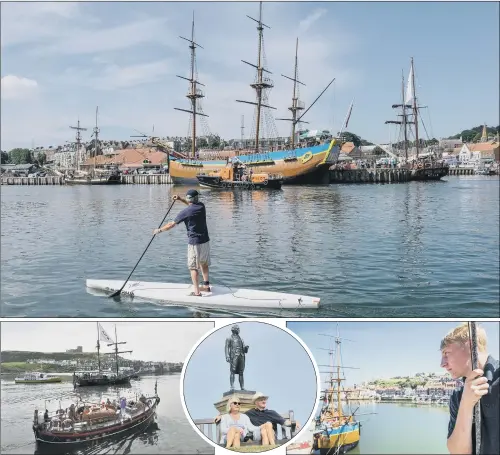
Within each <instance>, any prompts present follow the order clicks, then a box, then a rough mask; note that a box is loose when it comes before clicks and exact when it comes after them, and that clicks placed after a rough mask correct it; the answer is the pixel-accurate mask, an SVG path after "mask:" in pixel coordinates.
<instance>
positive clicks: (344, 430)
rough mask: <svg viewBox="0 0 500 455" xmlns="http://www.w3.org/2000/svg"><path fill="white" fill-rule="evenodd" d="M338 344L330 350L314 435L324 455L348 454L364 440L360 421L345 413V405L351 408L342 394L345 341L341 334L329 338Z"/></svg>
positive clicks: (318, 447) (315, 441) (348, 412)
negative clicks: (343, 346) (325, 384)
mask: <svg viewBox="0 0 500 455" xmlns="http://www.w3.org/2000/svg"><path fill="white" fill-rule="evenodd" d="M327 336H329V337H330V338H333V339H334V341H335V348H328V349H327V350H328V352H329V357H330V362H329V365H324V366H328V367H329V371H327V372H326V373H328V375H329V378H328V379H327V381H326V382H327V383H328V384H329V387H328V388H327V389H326V390H323V391H322V393H323V395H322V400H323V406H322V407H321V410H320V414H319V415H318V417H317V419H316V428H315V430H314V431H313V435H314V439H313V449H314V450H319V451H320V454H321V455H327V454H331V453H346V452H348V451H350V450H352V449H354V448H355V447H356V446H357V445H358V443H359V441H360V438H361V423H360V422H359V421H357V419H356V417H355V415H354V414H355V412H356V411H354V412H351V410H350V409H349V410H348V411H347V412H345V411H344V402H345V404H346V405H347V407H349V399H348V397H347V395H344V394H342V391H341V383H342V382H343V381H345V375H344V374H343V373H342V375H341V370H342V371H343V369H344V368H345V367H343V366H342V365H341V359H342V356H341V352H340V350H341V348H340V346H341V343H342V339H341V338H340V336H339V333H338V326H337V335H336V336H335V337H333V336H330V335H327Z"/></svg>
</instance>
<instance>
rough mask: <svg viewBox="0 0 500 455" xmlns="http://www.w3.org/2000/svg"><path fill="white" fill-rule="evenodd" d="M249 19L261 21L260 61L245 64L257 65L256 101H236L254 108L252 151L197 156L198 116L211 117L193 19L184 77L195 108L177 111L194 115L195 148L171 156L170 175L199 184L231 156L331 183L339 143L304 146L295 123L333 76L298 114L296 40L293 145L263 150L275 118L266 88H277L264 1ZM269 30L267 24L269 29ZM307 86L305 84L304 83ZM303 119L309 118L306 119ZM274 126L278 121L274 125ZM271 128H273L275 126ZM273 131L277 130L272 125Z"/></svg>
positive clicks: (293, 179)
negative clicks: (266, 47) (267, 54)
mask: <svg viewBox="0 0 500 455" xmlns="http://www.w3.org/2000/svg"><path fill="white" fill-rule="evenodd" d="M249 18H250V19H251V20H253V21H255V22H256V23H257V30H258V54H257V64H252V63H249V62H246V61H244V60H242V61H243V63H245V64H247V65H249V66H252V67H253V68H255V69H256V79H255V82H254V83H252V84H251V85H250V86H251V87H252V89H254V90H255V92H256V101H243V100H236V101H237V102H240V103H246V104H251V105H253V106H255V118H256V122H255V139H254V140H253V141H254V144H253V149H251V150H232V151H229V152H226V151H225V152H224V153H225V157H224V158H222V157H221V158H219V159H203V158H201V159H200V158H199V155H201V154H203V152H202V151H199V152H198V153H199V155H197V149H196V120H197V116H202V117H208V115H206V114H205V113H204V112H203V111H202V109H201V105H200V103H199V101H200V100H201V99H202V98H203V97H204V94H203V91H202V90H201V89H199V88H198V86H199V85H203V84H201V82H199V81H198V80H197V77H196V74H195V71H194V67H195V50H196V48H199V47H201V46H200V45H199V44H197V43H196V42H195V41H194V20H193V27H192V30H193V31H192V37H191V39H190V40H189V39H187V38H183V39H185V40H186V41H189V42H190V46H189V47H190V49H191V77H190V78H184V77H182V76H178V77H181V78H182V79H186V80H188V81H189V83H190V88H189V92H188V94H187V95H186V96H187V98H188V99H189V100H190V102H191V109H190V110H186V109H179V108H175V109H177V110H180V111H184V112H187V113H189V114H190V115H191V122H192V123H191V124H192V127H191V133H192V136H191V140H190V145H191V150H190V151H189V152H188V154H187V155H186V156H184V157H182V158H179V156H176V157H174V156H170V164H169V173H170V176H171V177H172V181H173V182H174V183H178V184H193V183H198V180H199V179H198V178H197V176H198V175H199V174H205V175H207V174H210V173H214V172H220V171H221V170H222V169H223V168H224V167H225V166H226V165H227V164H228V159H231V158H233V157H237V158H238V160H239V161H240V162H241V163H242V164H243V165H244V166H245V167H246V168H248V169H252V171H253V173H255V174H259V173H269V174H274V175H281V176H283V183H284V184H292V183H328V169H329V168H330V166H331V165H332V164H335V163H336V162H337V159H338V156H339V153H340V147H339V141H338V140H337V139H335V138H333V137H331V136H330V137H328V138H324V139H323V140H320V141H313V142H309V143H307V142H302V143H300V144H298V143H296V135H295V129H296V126H297V125H298V124H299V122H302V121H301V118H302V117H303V116H304V115H305V113H306V112H307V111H308V110H309V109H310V108H311V107H312V106H313V104H314V103H315V102H316V101H317V100H318V99H319V98H320V96H321V95H322V94H323V93H324V92H325V91H326V90H327V89H328V87H329V86H330V85H331V83H332V82H333V80H332V81H331V82H330V84H328V86H327V87H326V88H325V89H324V90H323V92H322V93H321V94H320V96H319V97H318V98H317V99H316V101H315V102H314V103H313V104H311V106H310V107H309V108H308V109H307V110H305V112H304V113H302V115H300V116H298V115H297V114H298V113H299V112H300V111H301V110H303V109H304V107H305V106H304V104H303V103H302V102H301V101H300V100H299V98H298V92H297V87H298V84H302V82H300V81H299V80H298V79H297V52H298V41H297V44H296V58H295V77H293V78H290V77H287V76H284V77H287V78H288V79H290V80H292V81H293V82H294V91H293V98H292V106H291V107H290V108H289V110H290V111H291V112H292V118H291V119H280V120H288V121H291V122H292V134H291V141H290V144H289V148H283V149H281V150H265V149H263V147H262V146H261V144H262V143H263V140H262V134H261V129H262V128H263V126H264V125H266V124H268V123H273V122H274V119H272V118H271V116H270V115H269V113H268V111H269V110H270V109H276V108H274V107H272V106H270V105H269V104H267V103H268V92H269V90H270V89H271V88H272V87H273V86H274V83H273V81H272V80H271V79H270V78H269V77H268V76H267V75H265V74H264V73H266V74H271V72H270V71H269V70H268V69H266V68H265V65H264V51H263V30H264V27H268V26H267V25H266V24H264V23H263V22H262V2H261V3H260V10H259V19H258V20H257V19H254V18H252V17H250V16H249ZM268 28H269V27H268ZM302 85H304V84H302ZM304 123H305V122H304ZM273 124H274V123H273ZM271 129H273V128H271ZM274 130H275V128H274Z"/></svg>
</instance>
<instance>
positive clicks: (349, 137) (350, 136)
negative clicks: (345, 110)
mask: <svg viewBox="0 0 500 455" xmlns="http://www.w3.org/2000/svg"><path fill="white" fill-rule="evenodd" d="M342 137H343V138H344V140H345V141H346V142H352V143H353V144H354V145H355V146H356V147H360V146H361V142H362V139H361V138H360V137H359V136H358V135H357V134H354V133H351V132H349V131H344V132H343V133H342Z"/></svg>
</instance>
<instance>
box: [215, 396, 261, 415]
mask: <svg viewBox="0 0 500 455" xmlns="http://www.w3.org/2000/svg"><path fill="white" fill-rule="evenodd" d="M255 393H256V392H255V390H229V391H227V392H224V393H223V394H222V398H221V399H219V400H217V401H216V402H215V403H214V406H215V409H217V411H219V414H227V410H226V409H227V403H228V402H231V401H235V398H236V399H237V401H238V402H239V403H241V404H240V411H241V412H247V411H248V410H249V409H252V408H253V407H254V404H253V403H252V397H253V396H254V395H255Z"/></svg>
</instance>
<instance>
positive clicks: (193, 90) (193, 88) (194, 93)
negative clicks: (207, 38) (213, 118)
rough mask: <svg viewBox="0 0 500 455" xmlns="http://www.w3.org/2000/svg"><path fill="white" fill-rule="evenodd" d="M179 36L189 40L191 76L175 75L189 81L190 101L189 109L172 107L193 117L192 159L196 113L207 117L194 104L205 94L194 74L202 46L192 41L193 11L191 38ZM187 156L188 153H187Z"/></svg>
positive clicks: (188, 95) (194, 149)
mask: <svg viewBox="0 0 500 455" xmlns="http://www.w3.org/2000/svg"><path fill="white" fill-rule="evenodd" d="M179 38H181V39H183V40H186V41H187V42H189V49H191V77H190V78H189V79H188V78H187V77H183V76H177V77H180V78H181V79H184V80H186V81H188V82H189V83H190V85H189V92H188V94H187V95H186V98H188V99H189V100H190V101H191V110H190V111H188V110H187V109H180V108H178V107H174V109H175V110H177V111H183V112H187V113H188V114H191V115H192V119H193V128H192V132H191V133H192V135H191V158H193V159H194V157H195V155H196V116H197V115H202V116H204V117H208V115H207V114H204V113H202V112H196V104H197V100H198V99H199V98H204V97H205V94H204V93H203V91H202V90H201V89H199V88H197V85H203V86H204V84H202V83H201V82H198V81H197V80H196V74H195V65H196V48H197V47H199V48H200V49H203V47H202V46H200V45H199V44H197V43H195V41H194V11H193V22H192V25H191V39H187V38H184V37H183V36H179ZM188 157H189V153H188Z"/></svg>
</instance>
